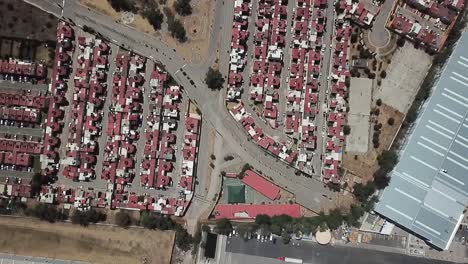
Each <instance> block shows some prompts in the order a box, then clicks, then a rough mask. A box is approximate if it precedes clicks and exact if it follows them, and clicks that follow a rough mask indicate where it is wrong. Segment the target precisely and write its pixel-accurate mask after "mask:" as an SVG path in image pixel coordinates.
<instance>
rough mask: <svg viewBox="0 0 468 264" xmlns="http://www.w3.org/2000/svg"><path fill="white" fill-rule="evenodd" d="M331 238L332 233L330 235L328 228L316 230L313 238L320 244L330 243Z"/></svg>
mask: <svg viewBox="0 0 468 264" xmlns="http://www.w3.org/2000/svg"><path fill="white" fill-rule="evenodd" d="M331 238H332V235H331V232H330V229H327V230H325V231H323V232H322V231H320V230H318V231H317V233H315V239H316V240H317V243H319V244H320V245H327V244H328V243H330V241H331Z"/></svg>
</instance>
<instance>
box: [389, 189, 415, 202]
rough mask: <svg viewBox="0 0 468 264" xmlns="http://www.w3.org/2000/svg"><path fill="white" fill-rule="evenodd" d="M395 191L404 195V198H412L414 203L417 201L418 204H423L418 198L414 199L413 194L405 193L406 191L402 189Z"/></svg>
mask: <svg viewBox="0 0 468 264" xmlns="http://www.w3.org/2000/svg"><path fill="white" fill-rule="evenodd" d="M395 191H397V192H399V193H401V194H403V195H404V196H406V197H408V198H410V199H411V200H413V201H416V202H418V203H421V200H419V199H418V198H416V197H414V196H413V195H411V194H409V193H406V192H404V191H403V190H401V189H400V188H395Z"/></svg>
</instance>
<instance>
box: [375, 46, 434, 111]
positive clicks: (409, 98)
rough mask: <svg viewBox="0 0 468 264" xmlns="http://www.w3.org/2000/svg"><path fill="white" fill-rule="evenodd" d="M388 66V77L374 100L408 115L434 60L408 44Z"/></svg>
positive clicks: (397, 52)
mask: <svg viewBox="0 0 468 264" xmlns="http://www.w3.org/2000/svg"><path fill="white" fill-rule="evenodd" d="M391 60H392V62H391V63H390V65H388V68H387V76H386V78H385V79H383V80H382V85H381V86H380V87H378V88H377V89H375V90H374V100H377V99H379V98H380V99H382V101H384V102H385V103H386V104H388V105H390V106H391V107H393V108H395V109H397V110H398V111H400V112H402V113H406V112H407V111H408V109H409V107H410V106H411V103H412V102H413V100H414V96H415V95H416V92H417V91H418V89H419V87H420V85H421V83H422V81H423V80H424V78H425V76H426V74H427V70H428V69H429V67H430V65H431V62H432V59H431V57H430V56H429V55H428V54H426V53H425V52H424V50H418V49H415V48H414V47H413V44H411V43H409V41H407V42H406V44H405V46H404V47H402V48H399V49H398V50H397V51H395V53H394V54H393V57H392V59H391Z"/></svg>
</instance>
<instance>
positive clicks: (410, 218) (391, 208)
mask: <svg viewBox="0 0 468 264" xmlns="http://www.w3.org/2000/svg"><path fill="white" fill-rule="evenodd" d="M385 207H387V208H388V209H390V210H392V211H393V212H395V213H397V214H399V215H401V216H403V217H404V218H406V219H408V220H410V221H413V218H412V217H411V216H409V215H407V214H405V213H402V212H400V211H398V210H397V209H395V208H393V207H391V206H390V205H388V204H386V205H385Z"/></svg>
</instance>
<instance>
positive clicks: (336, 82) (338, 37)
mask: <svg viewBox="0 0 468 264" xmlns="http://www.w3.org/2000/svg"><path fill="white" fill-rule="evenodd" d="M346 9H347V10H348V9H350V8H346ZM351 31H352V26H351V24H350V20H349V19H348V18H347V15H346V13H343V14H337V17H336V19H335V28H334V30H333V33H334V34H333V40H332V58H331V67H332V69H331V76H330V86H329V91H328V93H329V98H328V101H327V114H326V123H327V127H326V136H327V138H326V140H325V150H324V154H323V155H324V156H323V163H324V165H323V166H322V176H323V181H324V182H325V183H328V182H333V183H339V182H340V181H341V178H340V177H341V175H340V173H339V167H340V164H341V159H342V152H343V145H344V140H345V136H344V133H343V127H344V124H345V122H346V113H347V111H346V109H347V102H346V100H345V98H346V95H347V93H348V87H347V86H346V78H349V77H350V72H349V64H348V49H349V39H350V35H351Z"/></svg>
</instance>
